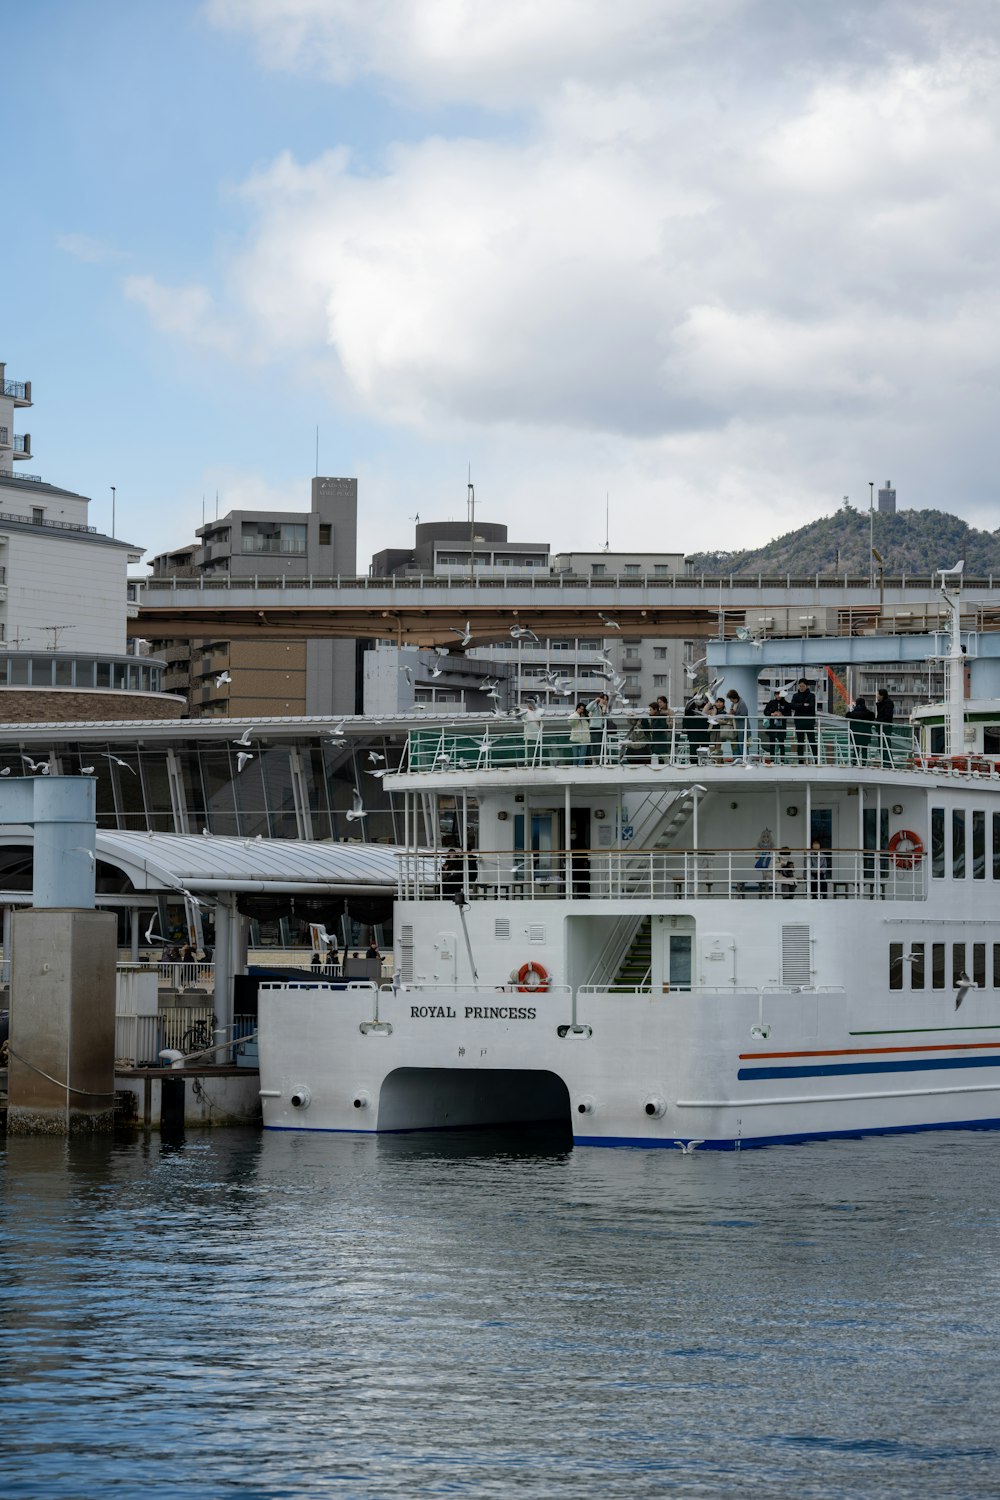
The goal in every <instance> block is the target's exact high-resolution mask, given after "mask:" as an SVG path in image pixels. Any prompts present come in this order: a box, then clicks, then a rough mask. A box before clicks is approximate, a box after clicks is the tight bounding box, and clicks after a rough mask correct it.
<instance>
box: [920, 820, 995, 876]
mask: <svg viewBox="0 0 1000 1500" xmlns="http://www.w3.org/2000/svg"><path fill="white" fill-rule="evenodd" d="M998 816H1000V814H997V813H994V814H993V847H994V849H996V847H997V833H998V829H997V818H998ZM996 859H997V855H996V854H995V855H994V866H995V865H996ZM931 874H932V875H933V877H934V879H935V880H943V879H944V808H943V807H932V808H931ZM998 878H1000V877H998Z"/></svg>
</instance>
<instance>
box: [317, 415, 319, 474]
mask: <svg viewBox="0 0 1000 1500" xmlns="http://www.w3.org/2000/svg"><path fill="white" fill-rule="evenodd" d="M316 478H317V479H318V478H319V423H318V422H317V423H316Z"/></svg>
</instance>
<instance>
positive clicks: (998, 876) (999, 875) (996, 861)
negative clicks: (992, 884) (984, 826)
mask: <svg viewBox="0 0 1000 1500" xmlns="http://www.w3.org/2000/svg"><path fill="white" fill-rule="evenodd" d="M993 879H994V880H1000V813H994V814H993Z"/></svg>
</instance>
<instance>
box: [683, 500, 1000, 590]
mask: <svg viewBox="0 0 1000 1500" xmlns="http://www.w3.org/2000/svg"><path fill="white" fill-rule="evenodd" d="M868 527H869V516H868V512H867V511H857V510H852V509H849V508H846V507H845V508H844V509H842V510H838V511H837V513H836V514H835V515H832V516H824V517H823V519H822V520H819V521H813V522H812V523H811V524H810V525H808V526H801V527H799V529H798V531H789V532H788V533H787V534H786V535H785V536H780V537H778V538H777V539H776V540H775V541H773V542H768V544H767V545H766V546H765V547H757V548H755V549H753V550H750V551H745V552H697V553H693V554H691V555H690V556H689V557H688V559H687V561H688V563H689V564H690V565H691V566H692V568H693V569H694V571H695V572H696V573H701V572H704V573H712V574H716V575H718V574H723V575H727V574H730V573H748V574H754V573H770V574H780V573H792V574H795V575H796V576H798V577H800V578H802V577H808V576H809V575H810V574H813V573H828V574H830V573H841V574H843V573H850V574H852V575H853V576H855V577H857V576H867V574H868V570H869V554H868V540H869V533H868ZM874 533H875V538H874V539H875V547H876V549H877V550H878V551H879V552H881V554H882V557H883V559H884V567H885V573H886V576H887V577H893V578H896V577H899V575H900V574H903V573H906V574H910V575H912V576H921V577H927V576H928V575H929V574H931V573H932V572H933V571H934V570H935V569H936V568H950V567H951V566H952V564H953V563H955V562H957V561H958V559H959V558H960V557H964V558H965V571H966V574H967V575H969V576H971V577H974V578H984V577H988V576H989V575H990V574H993V575H994V576H995V577H996V578H998V579H1000V531H976V530H975V529H974V528H973V527H971V526H968V525H967V524H966V522H965V521H962V520H959V518H958V516H949V515H947V514H946V513H945V512H944V511H941V510H900V511H897V512H896V514H895V515H879V514H878V512H876V513H875V517H874Z"/></svg>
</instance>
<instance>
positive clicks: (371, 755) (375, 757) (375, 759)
mask: <svg viewBox="0 0 1000 1500" xmlns="http://www.w3.org/2000/svg"><path fill="white" fill-rule="evenodd" d="M368 759H369V760H370V761H371V762H372V764H373V765H376V766H377V765H378V764H379V762H380V761H382V762H384V761H385V756H384V755H379V753H378V751H377V750H369V752H368Z"/></svg>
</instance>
